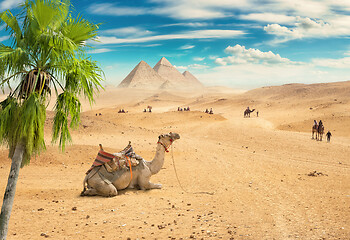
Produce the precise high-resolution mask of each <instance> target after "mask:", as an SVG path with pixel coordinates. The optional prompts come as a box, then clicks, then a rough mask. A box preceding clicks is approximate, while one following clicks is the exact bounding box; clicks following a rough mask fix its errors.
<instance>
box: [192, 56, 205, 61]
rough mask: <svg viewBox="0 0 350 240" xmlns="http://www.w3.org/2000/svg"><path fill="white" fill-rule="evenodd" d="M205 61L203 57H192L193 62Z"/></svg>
mask: <svg viewBox="0 0 350 240" xmlns="http://www.w3.org/2000/svg"><path fill="white" fill-rule="evenodd" d="M204 59H205V57H194V58H193V60H195V61H198V62H201V61H203V60H204Z"/></svg>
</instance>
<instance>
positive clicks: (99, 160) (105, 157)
mask: <svg viewBox="0 0 350 240" xmlns="http://www.w3.org/2000/svg"><path fill="white" fill-rule="evenodd" d="M115 157H116V156H114V155H113V154H111V153H108V152H105V151H103V150H100V151H98V154H97V156H96V158H95V161H94V162H93V163H92V165H91V168H90V169H89V170H88V171H87V172H86V174H88V173H89V172H90V171H91V170H92V169H93V168H94V167H98V166H101V165H103V164H105V163H108V162H110V161H112V160H113V158H115Z"/></svg>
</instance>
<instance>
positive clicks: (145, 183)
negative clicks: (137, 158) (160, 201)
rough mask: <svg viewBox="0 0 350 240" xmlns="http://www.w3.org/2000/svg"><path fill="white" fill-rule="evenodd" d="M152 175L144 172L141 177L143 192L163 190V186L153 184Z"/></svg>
mask: <svg viewBox="0 0 350 240" xmlns="http://www.w3.org/2000/svg"><path fill="white" fill-rule="evenodd" d="M150 179H151V173H150V172H149V170H145V171H143V172H142V174H141V176H140V177H139V186H140V188H141V190H149V189H161V188H162V184H159V183H151V182H150Z"/></svg>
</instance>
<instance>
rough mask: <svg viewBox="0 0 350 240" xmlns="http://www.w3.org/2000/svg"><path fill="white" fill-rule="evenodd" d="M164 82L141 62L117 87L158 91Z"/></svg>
mask: <svg viewBox="0 0 350 240" xmlns="http://www.w3.org/2000/svg"><path fill="white" fill-rule="evenodd" d="M164 82H165V80H164V79H163V78H162V77H161V76H160V75H159V74H158V73H157V72H156V71H154V70H153V68H151V67H150V66H149V65H148V64H147V63H146V62H145V61H141V62H140V63H139V64H137V66H136V67H135V68H134V69H133V70H132V71H131V72H130V73H129V75H128V76H126V78H124V80H123V81H122V82H121V83H120V84H119V85H118V87H119V88H145V89H158V88H159V87H160V86H161V85H162V84H163V83H164Z"/></svg>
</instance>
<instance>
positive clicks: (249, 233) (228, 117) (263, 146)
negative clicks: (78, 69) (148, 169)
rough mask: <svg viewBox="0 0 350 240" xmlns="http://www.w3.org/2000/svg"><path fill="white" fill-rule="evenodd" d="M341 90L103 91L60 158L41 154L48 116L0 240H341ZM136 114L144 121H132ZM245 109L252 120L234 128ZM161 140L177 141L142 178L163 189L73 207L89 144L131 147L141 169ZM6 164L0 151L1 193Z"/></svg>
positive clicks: (349, 142)
mask: <svg viewBox="0 0 350 240" xmlns="http://www.w3.org/2000/svg"><path fill="white" fill-rule="evenodd" d="M349 92H350V82H339V83H329V84H313V85H301V84H290V85H284V86H277V87H265V88H259V89H255V90H251V91H247V92H239V91H234V90H230V89H226V88H222V87H221V88H207V89H203V90H201V91H200V92H174V91H171V90H167V91H163V90H140V89H117V88H113V87H108V88H107V89H106V91H104V92H101V93H100V94H99V96H98V98H97V100H96V104H95V105H93V106H92V107H91V106H89V104H87V103H85V104H84V106H83V110H84V112H83V113H82V115H81V124H80V127H79V129H77V130H74V131H72V138H73V143H72V145H70V146H68V147H67V148H66V150H65V151H64V152H63V153H62V152H60V151H59V150H58V147H57V146H56V145H51V126H52V117H53V113H52V112H50V111H49V112H48V114H47V121H46V126H45V127H46V129H45V133H46V136H45V138H46V143H47V150H46V151H45V152H43V153H42V154H41V155H40V156H37V157H36V158H33V159H32V161H31V164H30V165H29V166H26V167H24V168H23V169H21V172H20V177H19V181H18V184H17V192H16V197H15V203H14V207H13V210H12V215H11V221H10V228H9V233H8V239H21V240H22V239H44V238H48V239H85V240H88V239H128V238H130V239H231V238H232V239H349V236H350V225H349V223H350V157H349V156H350V124H349V123H350V95H349ZM147 105H152V106H153V112H152V113H143V112H142V111H143V109H144V108H146V107H147ZM178 106H180V107H187V106H189V107H190V108H191V111H190V112H177V111H176V110H177V107H178ZM247 106H249V107H250V108H251V109H253V108H255V109H257V110H258V111H259V117H257V116H256V112H253V113H252V114H251V117H250V118H243V111H244V110H245V108H246V107H247ZM121 108H124V109H125V110H127V111H128V113H126V114H118V113H117V112H118V110H119V109H121ZM206 108H213V110H214V114H213V115H209V114H205V113H203V111H204V110H205V109H206ZM50 110H51V109H50ZM99 113H101V115H99ZM96 114H97V116H96ZM314 119H316V120H320V119H322V121H323V123H324V125H325V131H326V132H327V131H328V130H330V131H331V132H332V135H333V137H332V139H331V142H330V143H327V141H326V140H325V138H324V140H323V141H315V140H312V139H311V127H312V123H313V120H314ZM170 131H172V132H177V133H179V134H180V136H181V139H179V140H177V141H176V142H175V143H174V144H173V148H172V150H171V151H170V152H169V153H167V155H166V159H165V164H164V167H163V169H162V170H161V171H160V172H159V173H158V174H157V175H154V176H153V177H152V178H151V180H152V182H155V183H161V184H162V185H163V188H162V189H156V190H149V191H141V190H124V191H119V195H118V196H116V197H113V198H104V197H97V196H96V197H80V192H81V191H82V188H83V186H82V182H83V179H84V177H85V172H86V171H87V170H88V169H89V167H90V166H91V164H92V162H93V160H94V158H95V157H96V154H97V152H98V150H99V147H98V144H99V143H101V144H102V145H103V146H104V148H105V149H106V150H108V151H110V152H117V151H119V150H121V149H123V148H124V147H125V146H126V145H127V143H128V141H129V140H130V141H131V142H132V145H133V147H134V150H135V152H136V153H137V154H139V155H141V156H142V157H144V158H145V159H147V160H151V159H152V158H153V156H154V153H155V148H156V142H157V138H158V135H160V134H162V133H168V132H170ZM7 154H8V151H7V150H6V148H5V147H3V148H2V149H1V151H0V192H1V194H3V192H4V190H5V186H6V183H7V176H8V173H9V169H10V160H9V159H8V158H7ZM173 161H174V162H173ZM174 163H175V166H176V169H177V174H178V177H179V180H180V182H181V185H182V186H183V188H184V189H182V188H181V187H180V185H179V183H178V182H177V179H176V175H175V171H174V168H173V165H174ZM314 171H316V173H318V174H316V175H317V176H309V175H308V174H309V173H312V172H314Z"/></svg>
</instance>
